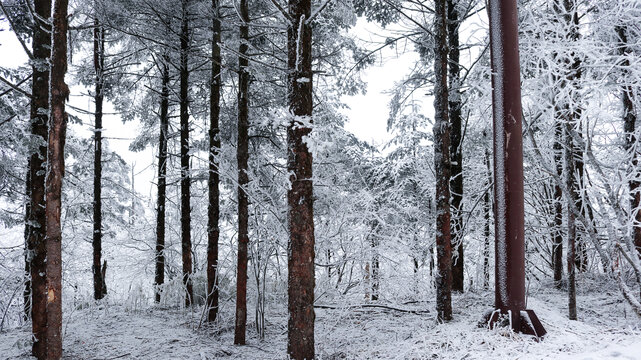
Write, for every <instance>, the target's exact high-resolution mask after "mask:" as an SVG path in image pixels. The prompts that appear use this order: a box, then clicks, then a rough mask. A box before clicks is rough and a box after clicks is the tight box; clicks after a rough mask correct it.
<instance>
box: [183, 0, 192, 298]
mask: <svg viewBox="0 0 641 360" xmlns="http://www.w3.org/2000/svg"><path fill="white" fill-rule="evenodd" d="M189 5H190V0H182V19H181V27H180V28H181V31H180V233H181V238H182V263H183V285H184V286H185V292H186V293H185V306H191V304H192V301H193V298H194V289H193V285H192V281H191V273H192V264H191V262H192V261H191V193H190V187H191V174H190V171H189V68H188V65H189V61H188V60H189V58H188V57H189V36H190V35H189Z"/></svg>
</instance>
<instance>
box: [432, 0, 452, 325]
mask: <svg viewBox="0 0 641 360" xmlns="http://www.w3.org/2000/svg"><path fill="white" fill-rule="evenodd" d="M446 5H447V3H446V0H437V1H436V2H435V5H434V12H435V15H434V171H435V174H436V196H435V199H436V260H437V267H438V272H437V274H436V316H437V319H438V321H447V320H451V319H452V244H451V233H450V126H449V123H448V89H447V53H448V49H447V11H446V10H447V9H446V7H447V6H446Z"/></svg>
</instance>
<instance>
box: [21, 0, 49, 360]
mask: <svg viewBox="0 0 641 360" xmlns="http://www.w3.org/2000/svg"><path fill="white" fill-rule="evenodd" d="M33 5H34V11H35V13H36V14H37V15H38V16H36V17H34V19H35V20H34V25H35V26H34V28H33V41H32V46H33V57H34V61H33V65H32V69H33V76H32V79H33V82H32V85H31V95H32V97H31V108H30V115H31V135H32V136H33V137H34V140H38V141H39V142H40V144H41V145H40V146H38V148H37V150H36V152H34V153H33V154H31V156H30V158H29V173H28V174H27V187H28V188H27V193H28V194H29V203H28V207H27V222H26V226H25V228H26V229H25V232H26V234H27V241H26V244H27V249H28V250H27V254H26V259H27V263H28V265H29V266H28V268H29V272H30V275H31V276H30V280H31V281H30V283H29V282H27V284H26V285H25V286H26V288H25V298H27V297H29V296H30V297H31V301H30V305H31V309H30V310H31V314H30V315H31V319H32V323H31V324H32V333H33V337H34V339H35V340H36V341H34V342H33V348H32V355H33V356H35V357H37V358H44V357H45V354H46V349H47V337H46V324H47V315H46V309H47V287H46V273H47V271H46V265H47V264H46V262H45V259H46V258H47V257H46V254H47V252H46V250H47V248H46V243H45V231H46V224H47V222H46V217H45V174H46V172H45V170H46V169H45V168H46V163H47V145H46V144H47V141H48V132H49V126H48V120H49V116H48V114H49V111H48V110H49V57H50V55H51V48H50V46H51V35H50V31H51V26H50V24H49V23H48V22H46V21H42V19H49V18H50V17H51V0H35V1H34V3H33ZM25 300H27V299H25Z"/></svg>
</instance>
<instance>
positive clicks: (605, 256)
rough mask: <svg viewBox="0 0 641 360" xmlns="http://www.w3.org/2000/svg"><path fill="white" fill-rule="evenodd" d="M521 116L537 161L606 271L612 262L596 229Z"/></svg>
mask: <svg viewBox="0 0 641 360" xmlns="http://www.w3.org/2000/svg"><path fill="white" fill-rule="evenodd" d="M522 118H523V122H524V123H525V128H526V130H525V131H526V132H527V133H528V135H529V137H530V141H531V142H532V147H533V148H534V153H535V154H536V155H537V157H538V158H539V162H540V163H541V166H543V168H545V170H546V171H547V172H548V173H550V174H551V175H552V177H553V178H554V180H555V182H556V183H557V185H558V186H559V187H561V189H562V191H563V194H564V195H565V197H566V199H567V200H568V203H569V204H570V208H571V210H572V213H573V214H574V216H576V218H577V219H578V220H579V221H580V222H581V223H582V224H583V226H584V227H585V229H586V230H587V232H588V235H589V237H590V240H591V241H592V244H593V245H594V247H595V249H596V250H597V252H598V253H599V256H600V257H601V262H602V263H603V268H604V269H605V270H606V271H609V270H611V268H610V264H611V263H612V262H611V260H610V256H608V254H606V253H605V251H604V250H603V248H602V247H601V243H599V239H598V238H597V234H596V230H594V226H591V224H590V222H589V221H588V220H587V219H586V218H585V216H583V214H582V213H581V211H579V209H578V208H577V206H576V204H575V203H574V201H572V198H571V196H570V193H569V192H568V188H567V187H566V186H565V182H564V181H562V180H561V178H560V177H559V175H558V174H557V173H556V171H551V170H550V169H549V168H548V167H547V165H546V161H545V158H544V157H543V154H542V153H541V150H540V149H539V146H538V145H537V143H536V139H535V138H534V133H533V132H532V129H531V127H530V125H529V124H528V122H527V120H526V119H525V116H523V117H522Z"/></svg>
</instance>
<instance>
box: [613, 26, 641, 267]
mask: <svg viewBox="0 0 641 360" xmlns="http://www.w3.org/2000/svg"><path fill="white" fill-rule="evenodd" d="M616 31H617V35H618V36H619V41H620V45H619V55H621V56H625V58H624V59H623V61H622V62H621V66H622V67H623V69H624V71H625V73H626V76H630V72H631V71H630V59H629V57H631V56H633V55H632V50H631V49H630V47H629V41H628V30H627V26H617V28H616ZM634 100H635V99H634V90H633V88H632V85H630V84H629V83H625V85H623V101H622V102H623V131H624V132H625V149H626V150H627V151H628V152H631V154H629V156H630V158H631V163H632V166H631V167H632V169H633V171H634V172H636V171H637V169H638V162H639V160H638V157H637V151H636V150H635V147H634V144H635V143H636V141H637V139H636V136H634V130H635V127H636V122H637V113H636V109H635V106H634ZM633 175H635V174H633ZM636 178H637V177H636V176H632V177H631V179H630V180H629V183H628V187H629V189H630V217H631V218H632V221H633V222H632V224H633V234H634V246H635V247H636V248H637V251H638V252H639V254H640V255H641V209H639V205H640V204H641V192H639V181H638V180H636Z"/></svg>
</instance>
